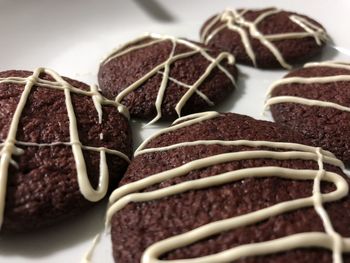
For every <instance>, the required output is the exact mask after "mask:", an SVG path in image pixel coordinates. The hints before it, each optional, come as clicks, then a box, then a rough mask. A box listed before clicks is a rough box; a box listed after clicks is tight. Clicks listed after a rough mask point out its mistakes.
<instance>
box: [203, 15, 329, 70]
mask: <svg viewBox="0 0 350 263" xmlns="http://www.w3.org/2000/svg"><path fill="white" fill-rule="evenodd" d="M200 35H201V40H202V42H203V43H205V44H206V45H209V46H210V47H214V48H220V49H221V50H225V51H228V52H231V53H232V54H234V55H235V57H236V59H237V62H238V63H243V64H248V65H253V66H255V67H259V68H275V67H284V68H287V69H288V68H291V65H292V64H295V63H298V62H301V61H305V60H307V59H308V58H311V57H312V56H315V55H316V54H319V53H320V52H321V50H322V48H323V46H324V43H325V42H326V41H327V39H328V36H327V33H326V32H325V29H324V28H323V27H322V26H321V25H320V24H319V23H317V22H316V21H315V20H313V19H311V18H309V17H306V16H304V15H301V14H297V13H294V12H288V11H284V10H281V9H277V8H267V9H251V10H250V9H238V10H235V9H227V10H225V11H224V12H222V13H220V14H218V15H215V16H214V17H212V18H210V19H209V20H208V21H207V22H205V24H204V25H203V27H202V29H201V33H200Z"/></svg>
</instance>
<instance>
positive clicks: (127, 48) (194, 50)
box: [101, 34, 235, 124]
mask: <svg viewBox="0 0 350 263" xmlns="http://www.w3.org/2000/svg"><path fill="white" fill-rule="evenodd" d="M152 39H153V40H152ZM144 40H146V41H147V40H149V41H148V42H146V43H141V44H140V43H139V42H142V41H144ZM164 41H171V43H172V49H171V51H170V54H169V57H168V58H167V59H166V60H165V61H164V62H162V63H160V64H159V65H157V66H155V67H154V68H153V69H152V70H150V71H149V72H147V73H146V74H145V75H144V76H142V77H141V78H140V79H138V80H136V81H135V82H134V83H132V84H131V85H129V86H128V87H126V88H125V89H123V91H122V92H120V93H119V94H118V95H117V96H116V98H115V100H116V102H118V103H121V101H122V100H123V99H124V98H125V97H126V96H127V95H128V94H129V93H131V92H132V91H134V90H135V89H137V88H139V87H140V86H141V85H142V84H143V83H145V82H146V81H147V80H148V79H149V78H151V77H153V76H154V75H155V74H161V75H162V81H161V84H160V87H159V90H158V94H157V98H156V102H155V107H156V110H157V115H156V116H155V117H154V118H153V119H152V120H151V121H150V122H149V123H148V124H152V123H155V122H156V121H158V120H159V119H160V118H161V117H162V113H161V107H162V103H163V100H164V93H165V90H166V88H167V86H168V82H169V81H172V82H174V83H176V84H177V85H180V86H182V87H185V88H187V89H188V90H187V91H186V93H185V94H184V95H183V96H182V98H181V99H180V100H179V102H178V103H177V104H176V107H175V110H176V113H177V114H178V116H181V110H182V108H183V107H184V105H185V104H186V102H187V101H188V100H189V99H190V98H191V96H192V95H193V94H194V93H196V94H197V95H199V96H200V97H201V98H202V99H203V100H204V101H205V102H206V103H207V104H208V105H210V106H213V104H214V103H213V102H212V101H211V100H210V99H209V98H208V97H207V96H206V95H205V94H203V93H202V92H201V91H199V90H198V89H199V87H200V86H201V84H202V83H203V82H204V81H205V80H206V79H207V78H208V76H209V75H210V73H211V72H212V71H213V70H214V68H218V69H219V70H220V71H222V72H223V73H224V74H225V75H226V76H227V78H229V79H230V81H231V82H232V85H233V86H235V79H234V77H233V76H232V74H231V73H230V72H229V71H228V70H227V69H226V68H225V67H223V66H222V65H221V64H220V63H221V62H222V61H223V60H225V59H226V60H227V61H228V63H229V64H231V65H232V64H234V62H235V60H234V57H233V55H231V54H229V53H228V52H222V53H220V54H219V55H218V56H217V57H216V58H214V57H212V56H211V55H209V53H208V52H207V50H206V49H205V48H203V47H201V46H199V45H197V44H195V43H192V42H190V41H188V40H185V39H180V38H175V37H172V36H167V35H159V34H145V35H144V36H142V37H140V38H137V39H135V40H133V41H131V42H129V43H126V44H125V45H123V46H122V47H120V48H118V49H115V50H113V51H112V52H111V53H110V54H109V55H108V56H107V57H106V58H105V59H104V60H103V61H102V63H101V64H102V65H104V64H106V63H108V62H110V61H111V60H113V59H115V58H118V57H120V56H123V55H125V54H127V53H130V52H132V51H135V50H138V49H142V48H146V47H149V46H152V45H155V44H158V43H160V42H164ZM179 44H181V45H185V46H186V47H188V48H190V49H191V51H186V52H183V53H179V54H175V50H176V46H177V45H179ZM197 54H200V55H202V56H203V57H204V58H205V59H206V60H208V61H209V62H210V63H209V65H208V66H207V68H206V70H205V72H204V73H203V74H202V75H201V76H200V77H199V78H198V79H197V80H196V81H195V82H194V83H193V84H187V83H183V82H181V81H179V80H176V79H174V78H172V77H171V76H170V67H171V65H172V64H173V63H175V62H176V61H178V60H181V59H185V58H188V57H191V56H194V55H197Z"/></svg>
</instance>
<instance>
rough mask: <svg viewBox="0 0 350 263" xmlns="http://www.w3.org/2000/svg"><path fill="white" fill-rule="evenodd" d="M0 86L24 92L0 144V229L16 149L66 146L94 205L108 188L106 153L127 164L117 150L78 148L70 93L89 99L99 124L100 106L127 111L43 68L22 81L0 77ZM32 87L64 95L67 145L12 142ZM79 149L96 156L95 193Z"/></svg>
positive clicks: (82, 188)
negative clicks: (20, 87) (43, 76)
mask: <svg viewBox="0 0 350 263" xmlns="http://www.w3.org/2000/svg"><path fill="white" fill-rule="evenodd" d="M41 74H47V75H49V76H50V77H52V78H53V80H45V79H41V78H40V75H41ZM1 83H12V84H22V85H24V90H23V92H22V94H21V97H20V100H19V102H18V105H17V108H16V110H15V112H14V115H13V117H12V120H11V123H10V128H9V131H8V135H7V138H6V139H5V140H4V142H3V143H1V144H0V148H1V152H0V226H1V225H2V223H3V219H4V210H5V200H6V188H7V179H8V176H9V175H8V171H9V165H10V164H12V165H13V166H14V167H15V168H18V164H17V163H16V162H15V160H14V159H13V158H12V156H13V155H21V154H23V153H24V150H23V149H21V148H19V147H18V146H26V147H53V146H59V145H64V146H69V147H71V148H72V151H73V156H74V160H75V164H76V172H77V178H78V184H79V189H80V192H81V193H82V195H83V196H84V197H85V198H86V199H87V200H89V201H91V202H96V201H99V200H100V199H102V198H103V197H104V196H105V195H106V192H107V189H108V179H109V178H108V177H109V174H108V166H107V160H106V154H112V155H116V156H118V157H120V158H122V159H124V160H126V161H127V162H129V161H130V160H129V158H128V157H127V156H126V155H125V154H124V153H122V152H119V151H117V150H112V149H107V148H105V147H92V146H85V145H82V144H81V142H80V140H79V131H78V127H77V120H76V116H75V112H74V106H73V103H72V98H71V93H74V94H79V95H83V96H88V97H91V99H92V101H93V103H94V106H95V108H96V112H97V114H98V120H99V123H102V105H112V106H114V107H116V108H117V109H118V111H119V112H120V113H121V114H123V115H124V116H125V117H126V118H128V111H127V109H126V108H125V107H124V106H122V105H120V104H119V103H117V102H115V101H110V100H107V99H105V98H103V97H102V96H101V94H100V93H99V92H98V90H97V87H96V86H91V90H90V91H85V90H81V89H79V88H76V87H74V86H72V85H71V84H69V83H68V82H67V81H65V80H64V79H63V78H62V77H61V76H59V75H58V74H57V73H56V72H54V71H53V70H50V69H47V68H37V69H36V70H35V71H34V72H33V74H32V75H31V76H28V77H26V78H21V77H8V78H0V84H1ZM33 87H40V88H50V89H54V90H61V91H63V92H64V95H65V103H66V108H67V113H68V119H69V134H70V141H69V142H52V143H35V142H22V141H18V140H16V135H17V129H18V125H19V123H20V119H21V115H22V112H23V110H24V108H25V106H26V103H27V101H28V98H29V95H30V93H31V90H32V89H33ZM83 150H88V151H95V152H98V153H100V175H99V184H98V187H97V190H95V189H93V187H92V186H91V184H90V181H89V178H88V175H87V169H86V164H85V159H84V156H83Z"/></svg>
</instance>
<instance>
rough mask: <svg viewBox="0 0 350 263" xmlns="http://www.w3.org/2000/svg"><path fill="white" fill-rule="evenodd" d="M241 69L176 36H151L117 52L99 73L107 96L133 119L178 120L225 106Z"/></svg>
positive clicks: (224, 56)
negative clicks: (217, 106) (178, 117)
mask: <svg viewBox="0 0 350 263" xmlns="http://www.w3.org/2000/svg"><path fill="white" fill-rule="evenodd" d="M236 76H237V70H236V67H235V66H234V58H233V56H232V55H230V54H228V53H227V52H219V51H217V50H213V49H208V48H207V47H205V46H203V45H202V44H199V43H195V42H192V41H188V40H185V39H177V38H174V37H171V36H162V35H157V34H147V35H145V36H143V37H140V38H138V39H136V40H134V41H132V42H130V43H128V44H126V45H124V46H123V47H121V48H119V49H117V50H115V51H113V52H112V53H111V54H110V55H109V56H108V57H107V58H106V59H105V60H104V61H103V62H102V64H101V66H100V70H99V73H98V79H99V84H100V87H101V90H102V93H103V94H104V95H105V96H106V97H107V98H109V99H114V98H115V99H116V101H117V102H120V103H122V104H123V105H125V106H126V107H128V108H129V111H130V114H131V115H132V116H133V117H137V118H142V119H151V118H153V119H152V121H151V123H153V122H156V121H157V120H159V119H175V118H176V117H177V116H180V115H184V114H188V113H193V112H198V111H202V110H204V109H206V108H208V107H209V106H213V105H214V104H217V103H220V102H221V101H222V100H224V98H225V97H227V95H228V94H229V93H230V92H232V91H233V89H234V86H235V85H234V83H235V78H236Z"/></svg>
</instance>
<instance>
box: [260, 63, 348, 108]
mask: <svg viewBox="0 0 350 263" xmlns="http://www.w3.org/2000/svg"><path fill="white" fill-rule="evenodd" d="M304 67H305V68H310V67H330V68H339V69H346V70H349V74H348V75H335V76H321V77H288V78H283V79H280V80H277V81H275V82H274V83H273V84H272V85H271V86H270V87H269V89H268V92H267V95H266V100H265V106H264V111H265V110H267V109H268V107H270V106H271V105H273V104H279V103H297V104H303V105H307V106H317V107H328V108H333V109H337V110H340V111H346V112H350V107H348V106H344V105H340V104H338V103H335V102H330V101H323V100H315V99H307V98H303V97H298V96H275V97H271V95H272V92H273V91H274V90H275V89H276V88H277V87H279V86H281V85H289V84H314V83H320V84H322V83H332V82H340V81H350V64H347V63H344V62H339V61H324V62H312V63H307V64H305V65H304Z"/></svg>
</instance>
